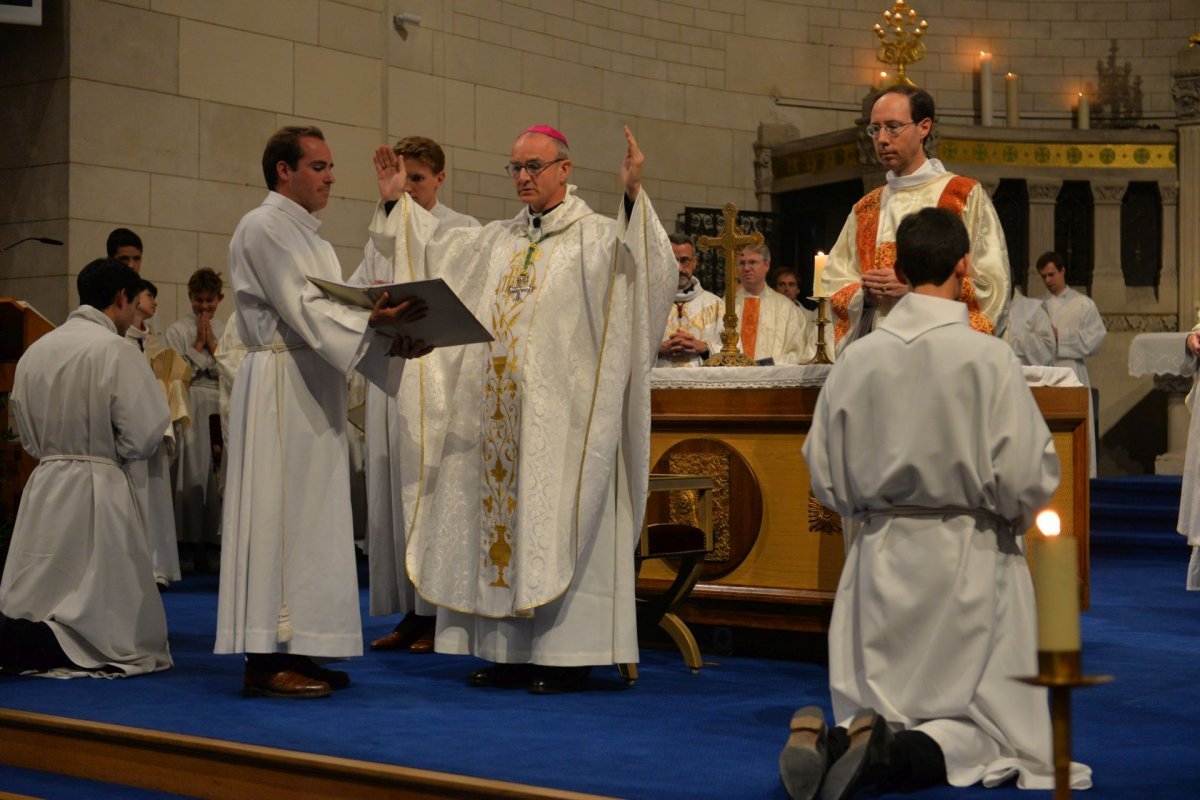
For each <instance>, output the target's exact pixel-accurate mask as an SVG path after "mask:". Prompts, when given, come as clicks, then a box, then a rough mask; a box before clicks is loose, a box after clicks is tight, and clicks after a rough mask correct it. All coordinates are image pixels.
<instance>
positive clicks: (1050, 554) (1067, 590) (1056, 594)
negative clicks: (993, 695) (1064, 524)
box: [1033, 511, 1081, 653]
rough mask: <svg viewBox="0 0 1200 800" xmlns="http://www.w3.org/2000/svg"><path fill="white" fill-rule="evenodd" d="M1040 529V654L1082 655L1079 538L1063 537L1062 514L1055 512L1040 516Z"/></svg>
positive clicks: (1036, 553) (1036, 562) (1036, 582)
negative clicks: (1060, 521) (1060, 515)
mask: <svg viewBox="0 0 1200 800" xmlns="http://www.w3.org/2000/svg"><path fill="white" fill-rule="evenodd" d="M1037 526H1038V529H1039V530H1040V531H1041V532H1042V533H1041V535H1038V536H1034V537H1033V538H1034V542H1033V544H1034V547H1033V590H1034V593H1035V595H1036V597H1037V621H1038V650H1039V651H1042V652H1052V653H1053V652H1058V653H1062V652H1078V651H1079V649H1080V646H1081V645H1080V637H1079V585H1078V584H1079V578H1078V572H1077V568H1076V548H1075V537H1073V536H1063V535H1061V534H1060V532H1059V520H1058V514H1055V513H1054V512H1053V511H1043V512H1042V513H1040V514H1038V517H1037Z"/></svg>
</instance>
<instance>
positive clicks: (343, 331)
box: [216, 127, 421, 698]
mask: <svg viewBox="0 0 1200 800" xmlns="http://www.w3.org/2000/svg"><path fill="white" fill-rule="evenodd" d="M262 166H263V177H264V178H265V180H266V184H267V188H268V189H269V190H270V191H269V194H268V195H267V198H266V199H265V200H264V201H263V203H262V205H261V206H259V207H258V208H256V209H254V210H252V211H250V212H249V213H247V214H246V215H245V216H244V217H243V218H242V221H241V222H240V223H239V224H238V227H237V230H235V231H234V234H233V240H232V241H231V242H230V245H229V262H230V282H231V285H232V287H233V292H234V298H235V300H236V302H237V314H238V323H237V324H238V326H239V328H240V329H241V330H240V332H241V334H242V336H241V338H242V339H243V341H244V342H245V344H246V349H247V352H246V356H245V358H244V359H243V360H242V362H241V365H240V366H239V367H238V373H237V378H236V380H235V381H234V384H233V397H232V401H231V410H230V419H229V430H230V435H229V448H228V453H227V455H228V462H227V463H228V469H229V476H228V481H227V484H226V489H225V502H224V510H223V520H222V543H221V584H220V595H219V601H218V609H217V642H216V652H218V653H246V654H247V660H246V668H245V673H244V677H243V687H244V689H245V691H246V692H247V693H248V694H252V695H266V696H270V697H285V698H309V697H324V696H327V695H329V694H330V691H331V689H332V688H341V687H343V686H346V685H348V684H349V677H348V676H347V674H346V673H345V672H341V671H338V670H330V669H327V668H325V667H323V666H320V665H318V664H317V663H316V662H315V661H314V660H313V659H314V658H323V659H343V658H348V657H350V656H356V655H359V654H361V652H362V627H361V620H360V614H359V608H358V576H357V572H356V567H355V557H354V542H353V539H352V531H351V512H350V477H349V469H348V455H347V445H346V430H345V429H346V375H347V373H349V372H350V371H351V370H353V369H357V370H358V371H360V372H362V373H363V374H364V375H365V376H366V377H367V378H368V379H369V380H371V381H372V382H374V383H376V384H377V385H382V386H387V385H388V370H389V361H388V358H387V356H388V355H389V353H393V352H394V353H396V354H399V355H403V356H411V355H415V354H417V353H418V352H420V351H419V349H418V348H417V347H416V346H414V343H412V342H409V341H407V340H404V339H396V340H393V339H390V338H388V337H386V336H383V335H381V334H379V333H377V332H376V331H375V330H374V328H375V327H377V326H380V325H384V324H390V323H394V322H398V321H404V320H405V319H408V318H411V317H413V316H414V315H417V314H419V313H421V311H420V309H419V308H418V307H417V306H415V305H413V304H411V303H408V302H402V303H400V304H399V305H397V306H395V307H392V308H385V307H384V302H385V298H381V299H380V303H379V304H377V305H376V307H375V309H374V310H373V311H371V312H370V315H369V316H368V313H367V312H366V311H363V310H361V309H355V308H350V307H348V306H344V305H340V304H338V303H335V302H334V301H332V300H330V299H328V298H327V297H326V296H325V295H324V293H322V292H321V290H319V289H317V288H316V287H315V286H314V285H312V284H311V283H309V282H308V281H307V280H306V276H315V277H319V278H325V279H328V280H338V279H340V278H341V266H340V265H339V263H338V260H337V256H336V254H335V253H334V250H333V246H332V245H331V244H329V243H328V242H326V241H325V240H324V239H322V238H321V237H320V236H318V235H317V230H318V228H319V227H320V225H321V222H320V220H318V219H317V218H316V217H315V216H313V213H314V212H316V211H320V210H321V209H323V208H324V207H325V205H326V204H327V203H328V202H329V194H330V191H331V189H332V187H333V182H334V177H333V156H332V154H331V152H330V150H329V146H328V145H327V144H326V143H325V138H324V135H323V134H322V133H321V131H320V130H319V129H318V128H314V127H286V128H281V129H280V130H279V131H277V132H276V133H275V135H274V136H272V137H271V139H270V140H269V141H268V142H267V146H266V148H265V149H264V151H263V158H262ZM402 363H403V362H400V363H398V364H397V365H396V366H397V367H399V366H402ZM393 377H396V376H393Z"/></svg>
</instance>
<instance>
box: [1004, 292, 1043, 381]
mask: <svg viewBox="0 0 1200 800" xmlns="http://www.w3.org/2000/svg"><path fill="white" fill-rule="evenodd" d="M1001 336H1002V337H1003V338H1004V341H1006V342H1008V344H1009V346H1011V347H1012V349H1013V352H1014V353H1016V355H1017V359H1018V360H1019V361H1020V362H1021V363H1022V364H1024V365H1025V366H1027V367H1050V366H1053V365H1054V347H1055V343H1054V329H1053V328H1051V327H1050V316H1049V315H1048V314H1047V313H1046V307H1045V306H1044V305H1043V304H1042V301H1041V300H1034V299H1033V298H1032V297H1026V296H1025V295H1023V294H1021V290H1020V289H1017V290H1015V291H1014V292H1013V296H1012V301H1011V302H1010V303H1009V305H1008V324H1007V325H1006V326H1005V327H1004V331H1003V333H1002V334H1001Z"/></svg>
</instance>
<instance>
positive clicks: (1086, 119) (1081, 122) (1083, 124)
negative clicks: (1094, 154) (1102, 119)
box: [1076, 92, 1092, 131]
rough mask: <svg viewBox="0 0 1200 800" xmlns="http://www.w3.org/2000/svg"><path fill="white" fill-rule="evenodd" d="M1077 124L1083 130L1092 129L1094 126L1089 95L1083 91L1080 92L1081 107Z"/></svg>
mask: <svg viewBox="0 0 1200 800" xmlns="http://www.w3.org/2000/svg"><path fill="white" fill-rule="evenodd" d="M1076 124H1077V126H1078V127H1079V130H1081V131H1086V130H1091V128H1092V109H1091V108H1090V107H1089V106H1088V99H1087V95H1086V94H1084V93H1083V92H1080V93H1079V109H1078V116H1077V117H1076Z"/></svg>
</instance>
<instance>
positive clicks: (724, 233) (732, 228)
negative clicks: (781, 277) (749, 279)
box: [696, 203, 763, 367]
mask: <svg viewBox="0 0 1200 800" xmlns="http://www.w3.org/2000/svg"><path fill="white" fill-rule="evenodd" d="M737 212H738V210H737V206H735V205H734V204H733V203H726V204H725V208H724V209H723V213H724V215H725V224H724V225H723V226H722V227H721V230H720V231H718V232H717V235H716V236H701V237H700V238H699V239H698V240H697V241H696V244H697V246H699V248H700V249H701V250H712V249H719V250H723V251H725V317H724V321H725V329H724V330H722V331H721V352H719V353H716V354H715V355H712V356H710V357H709V358H708V360H707V361H705V362H704V366H706V367H752V366H754V362H753V361H752V360H751V359H750V358H749V357H748V356H747V355H746V354H745V353H743V352H742V351H741V350H739V349H738V346H737V343H738V317H737V312H736V311H735V310H734V309H735V308H737V302H736V297H737V295H736V294H735V292H736V288H735V287H736V282H735V281H734V279H733V275H734V264H735V263H736V262H737V251H738V250H740V249H742V248H743V247H746V246H747V245H755V246H759V245H761V244H762V243H763V235H762V234H761V233H759V232H758V231H755V232H754V233H743V234H739V233H738V224H737Z"/></svg>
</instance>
